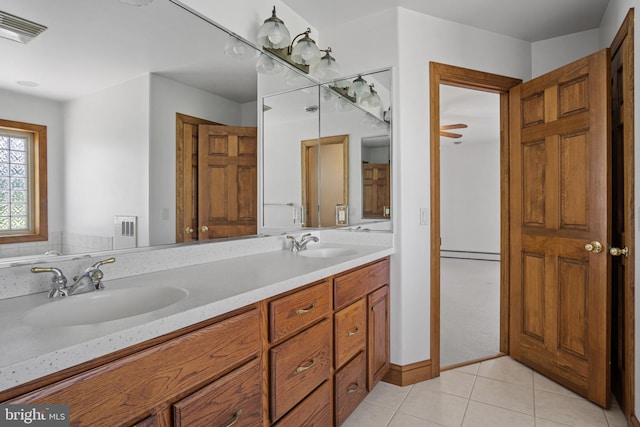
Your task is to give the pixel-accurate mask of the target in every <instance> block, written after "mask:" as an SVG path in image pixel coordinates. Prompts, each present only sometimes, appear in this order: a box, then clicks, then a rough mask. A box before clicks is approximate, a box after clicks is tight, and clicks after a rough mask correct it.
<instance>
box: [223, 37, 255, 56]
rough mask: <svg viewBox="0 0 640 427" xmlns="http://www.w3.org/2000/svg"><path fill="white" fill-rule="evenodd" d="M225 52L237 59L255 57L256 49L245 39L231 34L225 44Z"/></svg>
mask: <svg viewBox="0 0 640 427" xmlns="http://www.w3.org/2000/svg"><path fill="white" fill-rule="evenodd" d="M224 53H225V55H227V56H230V57H232V58H237V59H245V58H251V57H255V51H254V50H253V48H251V47H249V46H248V45H247V44H246V43H244V42H243V41H241V40H239V39H237V38H235V37H234V36H232V35H229V38H228V39H227V42H226V43H225V45H224Z"/></svg>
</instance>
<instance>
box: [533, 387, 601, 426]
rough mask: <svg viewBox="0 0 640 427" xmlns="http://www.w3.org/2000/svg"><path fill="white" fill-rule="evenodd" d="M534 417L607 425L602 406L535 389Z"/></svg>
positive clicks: (575, 424) (561, 421)
mask: <svg viewBox="0 0 640 427" xmlns="http://www.w3.org/2000/svg"><path fill="white" fill-rule="evenodd" d="M535 411H536V418H543V419H546V420H551V421H556V422H559V423H564V424H568V425H571V426H579V427H592V426H593V427H607V426H608V424H607V420H606V418H605V416H604V411H603V410H602V408H600V407H598V406H596V405H594V404H593V403H591V402H589V401H587V400H585V399H576V398H573V397H568V396H563V395H561V394H558V393H550V392H548V391H544V390H536V391H535Z"/></svg>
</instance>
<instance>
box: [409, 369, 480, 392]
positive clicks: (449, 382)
mask: <svg viewBox="0 0 640 427" xmlns="http://www.w3.org/2000/svg"><path fill="white" fill-rule="evenodd" d="M475 379H476V377H475V375H470V374H467V373H464V372H458V371H454V370H452V371H444V372H441V373H440V376H439V377H437V378H434V379H432V380H429V381H424V382H421V383H418V384H416V385H414V388H418V389H423V390H430V391H437V392H441V393H448V394H453V395H454V396H459V397H464V398H465V399H468V398H469V396H470V395H471V389H472V387H473V383H474V381H475Z"/></svg>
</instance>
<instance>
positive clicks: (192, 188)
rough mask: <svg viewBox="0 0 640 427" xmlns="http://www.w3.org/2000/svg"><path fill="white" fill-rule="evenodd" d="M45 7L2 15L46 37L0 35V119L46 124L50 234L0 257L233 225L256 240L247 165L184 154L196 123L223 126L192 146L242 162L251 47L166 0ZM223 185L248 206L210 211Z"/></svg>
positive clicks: (191, 150)
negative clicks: (231, 186)
mask: <svg viewBox="0 0 640 427" xmlns="http://www.w3.org/2000/svg"><path fill="white" fill-rule="evenodd" d="M50 3H51V2H50V0H30V1H28V2H25V1H22V0H6V1H4V2H3V7H2V9H3V10H4V11H6V12H9V13H11V14H14V15H17V16H20V17H23V18H25V19H28V20H32V21H35V22H38V23H41V24H43V25H45V26H47V27H48V29H47V30H46V31H44V32H43V33H42V34H40V35H39V36H38V37H36V38H35V39H33V40H32V41H30V42H29V43H28V44H21V43H17V42H14V41H10V40H6V39H2V38H0V55H2V57H4V58H11V64H12V66H11V67H1V69H0V96H1V97H2V99H3V102H2V103H1V104H0V119H5V120H13V121H20V122H26V123H36V124H40V125H44V126H46V127H47V145H48V198H47V202H48V219H49V238H48V240H46V241H42V242H37V243H31V244H20V245H17V244H7V245H0V256H2V257H13V256H21V255H31V254H44V253H45V252H47V251H54V252H60V253H64V254H67V253H74V254H77V253H84V252H91V251H104V250H111V249H118V248H125V247H132V246H134V247H135V246H137V247H141V246H148V245H163V244H173V243H176V242H181V241H192V240H203V239H208V238H213V237H225V236H230V235H232V233H233V232H234V231H233V229H234V228H235V229H237V228H238V227H235V225H234V224H233V222H234V221H236V222H237V221H238V220H241V221H244V222H245V223H248V222H251V221H253V224H254V226H253V228H251V227H244V228H242V227H240V228H242V230H243V231H241V232H240V234H247V233H249V234H255V225H256V218H255V217H256V205H257V200H256V196H255V194H257V178H256V164H255V163H256V161H255V160H254V161H253V162H254V164H253V165H248V166H246V167H245V168H244V169H242V168H240V169H241V170H240V171H238V170H235V171H234V170H232V169H233V168H232V167H228V166H225V165H224V164H223V165H220V164H213V165H212V163H211V162H212V161H210V160H208V159H200V158H199V156H198V155H197V145H198V140H199V138H198V135H199V126H200V125H203V124H204V125H216V126H217V125H225V126H227V127H233V128H230V130H231V129H233V130H232V131H230V132H228V135H223V134H221V133H220V132H218V133H215V132H214V133H213V134H212V133H211V132H208V131H207V132H206V134H207V135H209V136H208V137H207V140H206V142H202V143H201V145H202V144H206V147H207V149H210V152H213V153H220V152H223V151H227V152H229V151H233V152H236V153H241V154H243V155H244V154H248V153H251V155H253V156H254V159H255V152H256V144H255V128H256V126H257V105H256V100H257V77H256V71H255V63H256V60H257V58H258V54H257V51H256V50H255V49H254V48H253V47H251V46H249V45H245V44H243V43H242V42H240V45H237V44H232V43H230V41H229V34H228V33H227V32H225V31H223V30H221V29H220V28H218V27H217V26H215V25H213V24H212V23H211V22H208V21H206V20H204V19H202V18H199V17H197V16H196V15H194V14H192V13H191V12H189V11H187V10H185V9H184V8H182V7H181V6H179V4H177V3H176V2H171V1H169V0H156V1H154V2H152V3H150V4H149V5H147V6H145V7H131V6H129V5H127V4H125V3H123V2H120V1H104V2H89V1H86V0H65V1H63V2H56V5H55V7H52V6H51V4H50ZM177 28H179V29H180V31H169V30H168V29H177ZM232 41H237V40H232ZM225 48H226V50H227V52H229V53H233V54H234V55H233V56H231V55H224V51H225ZM25 80H26V81H27V83H28V84H29V86H24V85H16V81H25ZM29 82H33V83H29ZM236 128H237V129H236ZM245 128H253V132H254V133H253V135H254V136H246V131H245V130H244V129H245ZM238 129H241V130H238ZM238 132H240V133H238ZM243 132H244V133H243ZM229 135H231V136H229ZM251 138H254V142H253V143H251V142H250V141H249V140H250V139H251ZM216 161H217V160H216ZM199 162H200V163H199ZM205 163H206V164H207V165H208V166H211V167H207V168H206V170H207V171H208V172H207V175H203V176H200V175H201V174H200V173H199V168H198V165H199V164H200V165H202V164H205ZM214 163H215V162H214ZM228 163H229V162H228ZM231 163H233V162H231ZM201 169H202V170H205V168H201ZM230 178H233V179H237V180H239V181H241V182H242V185H243V186H244V187H245V188H246V189H247V191H248V192H251V191H253V194H254V196H253V199H251V200H244V199H243V200H242V201H241V202H238V203H236V206H235V207H234V208H233V209H226V210H224V211H222V210H220V209H218V207H219V206H220V205H219V204H218V203H220V200H219V199H218V198H217V197H218V193H217V192H216V189H217V188H220V186H219V185H218V182H220V181H222V180H226V179H230ZM203 182H206V185H209V184H211V185H210V187H209V190H208V191H207V192H206V194H207V196H208V199H205V200H204V201H203V200H201V198H200V195H201V193H203V192H202V191H201V190H202V189H203V188H204V186H205V184H203ZM224 191H226V188H224ZM203 194H204V193H203ZM213 203H215V204H216V205H215V207H216V209H210V211H208V212H206V215H205V214H201V212H200V209H202V208H203V207H205V206H209V207H211V205H212V204H213ZM252 215H253V218H251V216H252ZM203 216H206V218H203ZM203 227H206V228H207V230H208V232H203ZM216 228H217V230H218V231H216V232H213V230H212V229H216ZM190 229H191V230H192V231H191V232H188V231H189V230H190ZM131 233H133V235H131Z"/></svg>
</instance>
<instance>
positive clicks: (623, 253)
mask: <svg viewBox="0 0 640 427" xmlns="http://www.w3.org/2000/svg"><path fill="white" fill-rule="evenodd" d="M609 253H610V254H611V255H613V256H624V257H625V258H626V257H628V256H629V248H628V247H626V246H625V247H624V248H622V249H620V248H616V247H613V246H612V247H610V248H609Z"/></svg>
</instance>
